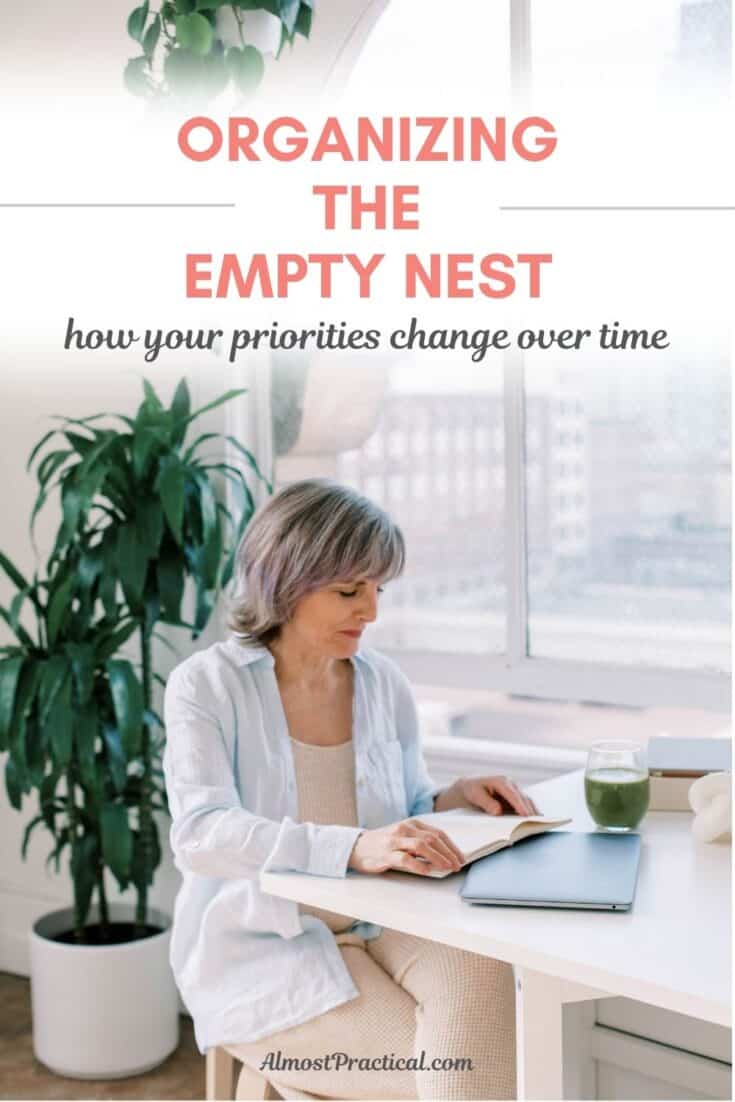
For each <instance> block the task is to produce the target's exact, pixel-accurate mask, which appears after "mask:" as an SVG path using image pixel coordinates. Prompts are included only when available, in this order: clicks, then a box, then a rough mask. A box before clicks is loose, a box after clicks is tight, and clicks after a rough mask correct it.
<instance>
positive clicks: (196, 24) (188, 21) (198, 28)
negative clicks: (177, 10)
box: [176, 12, 214, 55]
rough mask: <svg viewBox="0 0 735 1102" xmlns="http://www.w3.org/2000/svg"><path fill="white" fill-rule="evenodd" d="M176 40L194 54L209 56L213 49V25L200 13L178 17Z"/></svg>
mask: <svg viewBox="0 0 735 1102" xmlns="http://www.w3.org/2000/svg"><path fill="white" fill-rule="evenodd" d="M176 39H177V41H178V43H179V45H180V46H182V47H183V48H184V49H185V50H191V52H192V53H194V54H200V55H201V54H208V53H209V51H210V50H211V49H212V42H213V41H214V33H213V31H212V27H211V24H210V23H209V21H208V20H207V19H205V18H204V16H203V15H200V14H199V12H192V13H191V14H190V15H177V17H176Z"/></svg>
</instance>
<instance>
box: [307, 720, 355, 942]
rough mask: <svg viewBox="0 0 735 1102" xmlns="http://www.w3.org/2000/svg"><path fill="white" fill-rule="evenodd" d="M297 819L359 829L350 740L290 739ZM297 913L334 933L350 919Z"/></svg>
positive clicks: (312, 910) (324, 912)
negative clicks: (320, 743) (330, 743)
mask: <svg viewBox="0 0 735 1102" xmlns="http://www.w3.org/2000/svg"><path fill="white" fill-rule="evenodd" d="M291 748H292V750H293V760H294V770H295V772H296V787H297V790H298V800H299V820H300V821H301V822H302V823H305V822H308V823H322V824H324V823H337V824H339V825H340V826H359V823H358V821H357V799H356V794H355V756H354V748H353V745H352V739H350V740H349V741H348V742H341V743H339V744H338V745H337V746H315V745H313V744H312V743H307V742H299V741H298V740H297V739H295V738H292V739H291ZM299 912H300V913H301V914H310V915H316V916H317V917H318V918H321V919H323V920H324V922H326V924H327V926H329V928H330V930H332V931H333V932H334V933H340V932H341V931H342V930H346V929H347V928H348V927H349V926H351V925H352V923H353V922H355V918H354V917H350V916H349V915H342V914H338V913H337V911H327V910H324V909H323V908H321V907H311V906H309V905H308V904H306V903H299Z"/></svg>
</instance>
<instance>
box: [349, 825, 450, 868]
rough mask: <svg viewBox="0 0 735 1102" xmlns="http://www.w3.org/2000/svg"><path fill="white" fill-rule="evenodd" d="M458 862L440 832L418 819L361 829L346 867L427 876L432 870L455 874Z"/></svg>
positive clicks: (446, 839)
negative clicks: (396, 870)
mask: <svg viewBox="0 0 735 1102" xmlns="http://www.w3.org/2000/svg"><path fill="white" fill-rule="evenodd" d="M462 860H463V858H462V852H461V851H460V850H459V849H458V848H457V846H455V845H454V843H453V842H452V840H451V839H450V838H449V836H448V835H447V834H445V833H444V831H443V830H437V829H436V827H432V826H429V825H428V823H422V822H421V820H420V819H401V820H400V822H397V823H389V824H388V826H384V827H377V828H376V829H374V830H364V831H363V832H362V834H360V835H359V837H358V839H357V841H356V842H355V845H354V846H353V848H352V853H351V854H350V859H349V862H348V868H350V869H356V870H357V872H375V873H377V872H385V871H386V869H399V870H402V871H404V872H417V873H419V874H420V875H421V876H429V875H430V874H431V873H432V871H434V870H436V871H441V872H457V870H458V869H460V868H461V867H462Z"/></svg>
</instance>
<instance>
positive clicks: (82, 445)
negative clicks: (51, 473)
mask: <svg viewBox="0 0 735 1102" xmlns="http://www.w3.org/2000/svg"><path fill="white" fill-rule="evenodd" d="M89 431H90V432H92V433H94V435H93V436H82V434H81V433H80V432H72V431H71V430H69V429H66V430H65V431H64V436H65V437H66V439H67V440H68V441H69V443H70V444H71V446H72V448H73V449H74V451H75V452H77V454H78V455H79V458H80V459H84V458H85V456H87V455H89V453H90V452H91V450H92V448H94V446H95V445H96V444H97V443H98V436H97V433H96V431H95V430H94V429H90V430H89ZM52 454H53V453H52ZM46 458H48V456H47V457H46ZM39 470H40V467H39Z"/></svg>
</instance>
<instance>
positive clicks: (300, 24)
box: [295, 2, 312, 38]
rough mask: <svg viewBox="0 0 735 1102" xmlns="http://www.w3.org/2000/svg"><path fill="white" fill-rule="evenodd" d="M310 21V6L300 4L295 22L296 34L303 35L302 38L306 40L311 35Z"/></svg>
mask: <svg viewBox="0 0 735 1102" xmlns="http://www.w3.org/2000/svg"><path fill="white" fill-rule="evenodd" d="M311 19H312V11H311V5H310V4H305V3H303V2H302V4H301V7H300V8H299V14H298V18H297V20H296V27H295V31H296V34H300V35H303V37H304V38H308V37H309V35H310V34H311Z"/></svg>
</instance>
